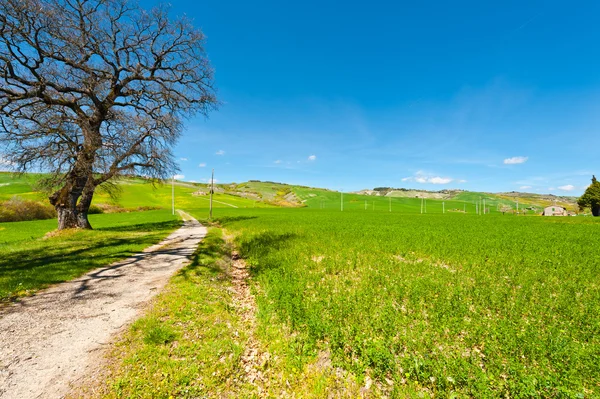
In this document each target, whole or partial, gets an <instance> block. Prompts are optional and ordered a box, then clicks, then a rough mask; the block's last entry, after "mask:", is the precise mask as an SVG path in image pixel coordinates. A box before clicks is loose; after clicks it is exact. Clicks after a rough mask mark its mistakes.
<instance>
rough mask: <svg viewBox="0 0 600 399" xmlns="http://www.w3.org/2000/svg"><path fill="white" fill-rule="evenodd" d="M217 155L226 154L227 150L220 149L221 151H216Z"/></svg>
mask: <svg viewBox="0 0 600 399" xmlns="http://www.w3.org/2000/svg"><path fill="white" fill-rule="evenodd" d="M215 155H225V151H223V150H219V151H217V152H215Z"/></svg>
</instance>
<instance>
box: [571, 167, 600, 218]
mask: <svg viewBox="0 0 600 399" xmlns="http://www.w3.org/2000/svg"><path fill="white" fill-rule="evenodd" d="M577 205H579V209H583V208H587V207H589V208H591V210H592V214H593V215H594V216H600V182H598V180H596V176H592V184H590V186H589V187H588V188H587V189H586V190H585V193H583V195H582V196H581V197H580V198H579V200H577Z"/></svg>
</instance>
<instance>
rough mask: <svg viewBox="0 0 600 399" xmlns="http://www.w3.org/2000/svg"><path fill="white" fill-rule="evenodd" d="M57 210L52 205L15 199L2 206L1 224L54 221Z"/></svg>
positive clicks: (0, 210) (0, 212) (0, 208)
mask: <svg viewBox="0 0 600 399" xmlns="http://www.w3.org/2000/svg"><path fill="white" fill-rule="evenodd" d="M55 217H56V210H54V208H53V207H52V206H51V205H50V204H42V203H40V202H36V201H30V200H24V199H22V198H20V197H13V198H11V199H10V200H8V201H5V202H3V203H1V204H0V222H21V221H25V220H42V219H53V218H55Z"/></svg>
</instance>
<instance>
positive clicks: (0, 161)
mask: <svg viewBox="0 0 600 399" xmlns="http://www.w3.org/2000/svg"><path fill="white" fill-rule="evenodd" d="M14 166H15V163H14V162H12V161H9V160H8V159H6V158H4V157H2V156H1V155H0V170H1V171H8V170H10V169H11V168H12V167H14Z"/></svg>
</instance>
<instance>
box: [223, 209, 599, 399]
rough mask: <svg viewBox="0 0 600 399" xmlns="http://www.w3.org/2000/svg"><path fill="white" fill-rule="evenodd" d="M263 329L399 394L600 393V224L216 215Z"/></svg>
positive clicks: (295, 213)
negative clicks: (253, 293)
mask: <svg viewBox="0 0 600 399" xmlns="http://www.w3.org/2000/svg"><path fill="white" fill-rule="evenodd" d="M220 214H221V215H222V217H221V221H222V224H223V225H224V226H225V228H226V229H228V230H230V231H233V232H235V233H236V234H238V238H237V243H238V245H239V247H240V249H241V254H242V256H243V257H245V258H246V259H247V260H248V262H249V263H250V264H251V266H252V270H253V274H254V278H255V281H256V283H257V286H258V287H260V289H259V291H258V292H259V295H258V296H257V298H258V303H259V309H260V312H259V314H260V315H261V320H262V323H263V324H265V325H266V324H269V323H272V322H273V320H278V321H279V322H280V323H282V325H283V326H286V328H290V329H291V330H292V331H297V332H298V333H299V335H298V336H299V337H303V340H304V344H303V345H301V346H300V348H301V349H299V351H300V353H299V355H302V354H304V355H306V354H310V353H312V352H314V351H316V348H317V347H322V346H323V345H325V346H326V347H327V348H328V349H329V350H330V351H331V354H332V358H333V361H334V364H335V365H336V366H339V367H343V368H345V369H347V370H350V371H352V372H353V373H356V375H359V376H361V375H362V376H366V375H370V376H373V377H374V378H376V379H377V380H378V381H380V382H382V383H383V384H385V383H386V382H385V381H386V380H390V381H392V382H393V384H392V388H390V389H391V390H392V391H391V392H392V393H391V394H392V395H393V396H399V397H402V396H404V395H412V394H417V393H419V392H420V393H423V394H427V395H435V396H436V397H438V396H441V397H447V396H448V395H452V394H458V395H461V396H463V395H464V396H470V397H489V398H493V397H514V398H525V397H557V398H558V397H572V398H581V397H596V396H599V395H600V374H599V373H598V370H600V280H599V278H598V265H599V264H600V251H598V250H597V247H598V244H599V242H598V241H599V239H598V229H599V228H600V225H599V224H598V222H597V221H596V220H594V219H584V218H552V219H550V218H534V217H529V218H517V217H503V216H487V217H481V216H470V215H462V214H445V215H442V214H435V215H432V214H427V215H420V214H414V213H412V214H411V213H404V214H402V213H389V212H385V211H382V212H377V211H375V212H370V213H365V212H364V211H349V212H339V211H336V212H333V211H327V210H319V209H317V210H307V209H300V210H254V211H251V210H226V209H223V210H221V211H220Z"/></svg>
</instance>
